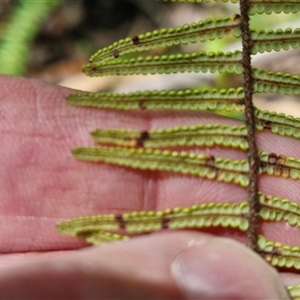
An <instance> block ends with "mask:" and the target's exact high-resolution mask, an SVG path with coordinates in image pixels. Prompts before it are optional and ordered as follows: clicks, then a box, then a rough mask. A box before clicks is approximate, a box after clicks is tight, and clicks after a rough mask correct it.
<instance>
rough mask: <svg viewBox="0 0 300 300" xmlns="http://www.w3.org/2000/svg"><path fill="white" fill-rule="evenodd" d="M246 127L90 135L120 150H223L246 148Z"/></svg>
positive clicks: (216, 126) (106, 132) (120, 130)
mask: <svg viewBox="0 0 300 300" xmlns="http://www.w3.org/2000/svg"><path fill="white" fill-rule="evenodd" d="M246 136H247V132H246V127H245V126H244V125H242V126H231V127H229V126H226V125H218V124H214V125H211V124H209V125H202V124H199V125H196V126H183V127H178V126H176V127H173V128H168V129H158V130H149V131H147V132H145V131H142V132H141V131H139V130H126V129H104V130H101V129H96V130H94V131H93V132H92V137H93V139H94V141H96V142H98V143H104V144H112V145H117V146H122V147H134V146H143V147H145V148H161V147H163V148H164V147H176V146H185V147H191V146H198V147H203V146H206V147H212V146H215V145H218V146H224V147H233V148H240V149H242V150H247V149H248V142H247V139H246Z"/></svg>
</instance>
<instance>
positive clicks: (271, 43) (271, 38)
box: [251, 28, 300, 54]
mask: <svg viewBox="0 0 300 300" xmlns="http://www.w3.org/2000/svg"><path fill="white" fill-rule="evenodd" d="M251 39H252V42H253V46H252V50H251V52H252V54H256V53H257V52H260V53H263V52H270V51H280V50H289V49H290V48H293V49H297V48H299V46H300V28H296V29H295V30H292V29H291V28H287V29H286V30H284V31H283V30H282V29H278V30H276V31H274V30H268V31H265V30H260V31H252V32H251Z"/></svg>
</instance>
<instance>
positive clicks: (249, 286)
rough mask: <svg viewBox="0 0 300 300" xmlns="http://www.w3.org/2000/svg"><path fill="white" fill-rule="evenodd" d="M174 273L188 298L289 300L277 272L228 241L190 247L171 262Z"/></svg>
mask: <svg viewBox="0 0 300 300" xmlns="http://www.w3.org/2000/svg"><path fill="white" fill-rule="evenodd" d="M171 274H172V277H173V279H174V280H175V281H176V283H177V285H178V287H179V288H180V289H181V291H182V293H183V295H184V296H185V297H186V299H207V300H211V299H218V300H219V299H224V300H225V299H288V298H285V296H287V294H286V291H285V289H284V286H283V284H282V283H281V280H280V277H279V275H278V274H277V272H276V271H275V270H274V269H272V268H271V267H270V266H268V265H267V264H266V263H265V262H264V261H263V259H261V258H260V257H259V256H258V255H257V254H255V253H254V252H251V251H250V250H249V249H247V248H246V247H245V246H244V245H242V244H240V243H238V242H234V241H231V240H228V239H225V238H211V239H207V240H205V241H204V242H203V243H200V244H199V245H194V246H192V247H187V248H186V249H185V250H184V251H183V252H181V253H180V254H179V255H178V256H177V257H176V258H175V259H174V261H173V262H172V265H171Z"/></svg>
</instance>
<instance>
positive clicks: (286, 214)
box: [57, 192, 300, 254]
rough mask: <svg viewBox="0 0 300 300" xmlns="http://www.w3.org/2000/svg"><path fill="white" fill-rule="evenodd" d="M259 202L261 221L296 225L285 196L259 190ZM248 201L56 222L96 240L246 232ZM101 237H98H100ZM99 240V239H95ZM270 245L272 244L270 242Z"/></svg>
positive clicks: (293, 206) (295, 209) (298, 210)
mask: <svg viewBox="0 0 300 300" xmlns="http://www.w3.org/2000/svg"><path fill="white" fill-rule="evenodd" d="M258 198H259V202H260V204H261V206H262V209H261V211H260V218H261V219H262V220H264V221H271V222H275V221H286V222H287V223H289V224H290V225H292V226H298V227H300V206H299V204H298V203H296V202H292V201H290V200H288V199H280V198H278V197H272V196H269V195H264V194H263V193H261V192H259V195H258ZM248 214H249V204H248V203H247V202H246V201H244V202H241V203H213V202H211V203H203V204H193V205H192V206H188V207H183V208H181V207H175V208H172V209H169V208H168V209H165V210H160V211H152V210H150V211H133V212H129V213H123V214H121V215H119V214H107V215H105V214H103V215H94V216H85V217H79V218H74V219H70V220H68V221H65V222H61V223H59V224H58V225H57V229H58V231H59V232H60V233H63V234H68V235H73V236H78V237H81V238H84V239H86V240H87V241H88V242H91V241H89V240H88V239H87V238H88V237H91V236H92V235H94V236H96V235H99V236H98V241H97V242H96V241H95V240H94V241H93V242H92V243H95V242H96V243H100V242H103V241H102V238H105V239H108V238H109V239H113V240H118V239H123V238H128V236H121V235H119V234H118V233H110V232H108V231H112V232H117V231H119V230H121V229H122V230H125V231H126V233H127V234H131V235H132V234H137V233H139V234H140V233H145V232H152V231H158V230H162V229H166V228H168V229H183V228H190V229H191V228H205V227H223V228H234V229H239V230H240V231H246V230H247V229H248V227H249V223H248V220H247V215H248ZM101 237H102V238H101ZM99 239H100V240H99ZM260 243H261V244H260V247H261V248H260V249H261V250H262V251H264V253H265V254H266V252H268V249H269V248H268V246H266V245H269V243H267V242H266V241H265V240H261V241H260ZM272 245H273V244H272Z"/></svg>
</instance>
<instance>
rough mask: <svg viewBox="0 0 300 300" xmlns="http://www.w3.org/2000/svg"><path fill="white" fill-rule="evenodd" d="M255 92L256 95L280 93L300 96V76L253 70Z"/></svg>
mask: <svg viewBox="0 0 300 300" xmlns="http://www.w3.org/2000/svg"><path fill="white" fill-rule="evenodd" d="M253 78H254V90H255V92H256V93H268V92H269V93H278V94H286V95H300V76H299V75H292V74H290V73H281V72H277V73H276V72H272V71H270V72H267V71H265V70H261V69H256V68H253Z"/></svg>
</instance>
